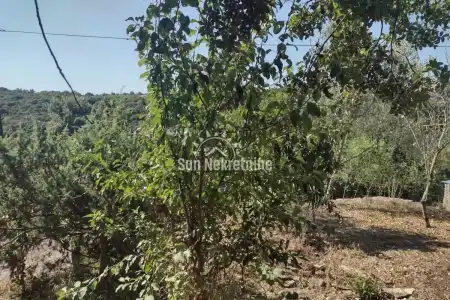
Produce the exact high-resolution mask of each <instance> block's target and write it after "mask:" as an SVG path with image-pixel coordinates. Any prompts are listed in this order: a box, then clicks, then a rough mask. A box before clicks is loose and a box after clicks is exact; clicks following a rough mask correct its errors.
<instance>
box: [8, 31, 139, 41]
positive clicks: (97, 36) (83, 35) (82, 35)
mask: <svg viewBox="0 0 450 300" xmlns="http://www.w3.org/2000/svg"><path fill="white" fill-rule="evenodd" d="M0 32H8V33H23V34H37V35H41V34H42V33H40V32H37V31H23V30H8V29H0ZM45 34H46V35H56V36H67V37H80V38H93V39H109V40H130V41H131V39H129V38H126V37H117V36H100V35H85V34H71V33H50V32H46V33H45Z"/></svg>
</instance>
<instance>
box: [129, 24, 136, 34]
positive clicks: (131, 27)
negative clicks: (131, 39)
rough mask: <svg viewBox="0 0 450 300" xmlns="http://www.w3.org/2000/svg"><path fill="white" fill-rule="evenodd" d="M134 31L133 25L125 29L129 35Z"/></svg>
mask: <svg viewBox="0 0 450 300" xmlns="http://www.w3.org/2000/svg"><path fill="white" fill-rule="evenodd" d="M135 29H136V25H134V24H130V25H128V27H127V34H130V33H131V32H134V30H135Z"/></svg>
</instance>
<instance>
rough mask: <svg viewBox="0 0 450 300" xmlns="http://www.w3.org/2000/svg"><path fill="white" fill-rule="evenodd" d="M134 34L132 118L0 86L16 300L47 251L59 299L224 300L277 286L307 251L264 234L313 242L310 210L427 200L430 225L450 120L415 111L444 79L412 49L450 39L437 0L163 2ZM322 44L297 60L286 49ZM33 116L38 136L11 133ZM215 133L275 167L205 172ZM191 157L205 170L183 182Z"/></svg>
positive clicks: (445, 74)
mask: <svg viewBox="0 0 450 300" xmlns="http://www.w3.org/2000/svg"><path fill="white" fill-rule="evenodd" d="M283 5H289V6H290V7H291V9H290V14H289V18H288V19H287V20H284V19H283V20H281V19H278V18H279V17H278V14H277V11H278V10H279V9H280V8H281V6H283ZM189 11H190V12H191V13H189V14H188V12H189ZM194 18H196V19H197V20H195V19H194ZM127 21H128V22H130V24H129V26H128V28H127V32H128V34H129V35H130V37H132V38H133V39H134V40H135V41H136V45H137V48H136V50H137V52H138V53H139V65H141V66H145V67H146V70H147V71H146V72H145V73H143V74H142V76H141V77H142V78H143V79H145V80H147V81H148V83H149V85H148V87H149V91H148V94H147V95H146V101H147V107H146V111H145V113H144V114H143V115H144V118H142V120H140V119H138V118H137V115H138V111H141V110H142V108H143V103H142V98H141V96H140V95H139V96H133V97H131V95H126V96H124V95H120V96H113V97H108V98H109V99H108V100H107V101H103V100H99V97H100V98H103V96H93V95H85V96H84V99H83V101H82V104H81V106H78V105H77V104H76V103H73V102H71V100H69V95H66V94H64V93H59V94H55V96H56V97H54V99H53V97H52V99H48V98H47V97H50V96H52V95H51V94H49V93H39V94H37V93H36V94H33V93H32V92H25V91H15V92H10V91H6V90H2V93H3V94H4V95H6V96H2V97H3V101H2V105H3V109H5V110H7V112H8V115H9V118H10V119H5V132H7V133H8V134H7V135H6V136H5V137H3V138H2V139H1V140H0V155H1V156H0V161H1V166H0V181H1V185H0V197H1V199H2V201H1V203H0V215H1V216H2V219H1V220H0V233H1V237H2V244H1V245H0V246H1V257H0V258H1V260H2V261H4V262H5V263H6V264H7V267H8V268H9V270H10V278H11V290H12V297H13V298H14V299H24V298H25V297H26V288H27V280H26V262H25V258H26V256H27V254H28V253H29V252H30V251H32V250H33V249H34V248H36V247H39V246H40V245H41V244H42V242H43V241H52V242H53V243H55V244H56V247H57V248H58V249H59V250H61V251H62V252H63V254H64V255H65V257H66V258H67V261H68V262H69V263H70V268H69V270H67V274H69V279H67V280H66V281H67V282H65V287H64V288H62V289H60V290H59V291H58V297H59V298H60V299H145V300H148V299H196V300H204V299H222V298H223V297H224V296H223V295H222V294H221V293H222V292H223V291H229V290H231V287H230V286H231V284H230V282H239V281H241V284H240V285H239V287H240V290H239V291H238V292H237V293H236V295H234V296H233V297H238V295H239V298H240V299H241V298H242V297H244V298H246V297H247V296H248V298H250V295H251V294H252V293H255V292H257V291H251V290H249V289H248V288H247V287H246V285H245V284H244V282H245V278H251V279H253V280H255V279H256V280H257V281H258V282H260V283H264V284H267V285H281V286H285V285H286V284H287V281H289V277H287V276H285V275H286V272H287V270H288V268H289V267H296V266H298V265H299V261H300V260H301V255H300V254H299V253H297V252H295V251H292V250H291V249H290V248H289V240H286V239H281V240H277V239H276V238H274V236H273V233H275V232H284V233H287V232H288V233H290V234H293V235H300V234H302V233H305V232H308V231H309V229H308V228H314V227H315V224H314V221H315V216H314V217H313V220H312V221H313V222H312V221H311V220H310V219H308V218H307V217H306V216H305V214H304V213H303V210H304V207H305V205H310V206H311V207H312V208H313V211H315V210H316V209H317V208H318V207H321V206H324V205H328V207H329V209H330V211H332V210H333V205H332V202H331V200H330V199H332V198H335V197H338V196H340V195H348V194H349V193H351V196H358V195H361V194H365V195H371V194H378V195H380V194H387V195H389V196H392V197H393V196H405V194H406V195H408V196H409V197H416V195H420V200H421V202H422V204H423V207H424V217H425V220H426V222H427V225H429V222H428V216H427V213H426V207H427V205H428V204H429V199H432V198H433V197H434V199H437V197H436V196H433V195H429V194H430V193H431V194H432V192H436V191H437V190H438V189H433V187H432V185H433V184H435V185H436V186H437V185H438V184H439V175H440V174H445V172H446V164H445V161H446V160H445V159H446V158H447V153H446V150H445V147H443V146H444V145H447V142H446V140H444V138H443V137H444V136H445V137H446V136H447V135H448V130H447V126H448V124H447V115H446V114H441V113H435V114H433V118H429V117H428V115H426V114H425V112H427V109H428V108H429V107H430V105H431V104H435V103H436V100H437V98H436V97H437V96H436V95H439V99H448V98H449V94H448V88H447V84H448V81H449V76H450V75H449V74H450V73H449V70H448V66H447V65H444V64H442V63H440V62H437V61H436V60H434V59H430V60H429V61H428V62H426V63H425V64H423V63H421V62H420V61H419V60H418V59H414V58H412V57H411V53H413V52H414V51H413V50H417V49H421V48H423V47H433V46H436V45H438V44H439V43H441V42H443V41H444V40H445V39H447V38H448V32H447V30H448V25H449V23H450V7H449V4H448V3H447V2H442V1H441V2H439V1H430V2H426V1H418V0H417V1H415V0H414V1H413V0H398V1H393V2H385V1H356V2H355V1H334V0H326V1H323V0H315V1H307V2H306V3H305V2H301V1H289V2H286V3H284V1H277V2H275V1H264V2H261V1H252V0H248V1H247V0H246V1H234V0H223V1H222V0H220V1H217V0H214V1H213V0H204V1H201V2H199V1H198V0H168V1H156V2H153V3H152V4H150V5H149V7H148V9H147V11H146V14H145V15H143V16H140V17H130V18H129V19H128V20H127ZM374 24H380V27H381V31H380V32H379V33H372V32H371V28H372V27H373V25H374ZM385 25H386V27H389V29H388V30H383V28H384V26H385ZM387 25H389V26H387ZM317 32H320V34H321V35H322V38H321V39H320V40H319V42H318V43H317V45H316V46H315V47H313V48H312V49H311V50H310V51H309V52H308V53H307V54H306V55H305V57H304V58H303V60H300V61H299V62H298V63H295V64H294V63H293V58H292V57H289V56H288V54H287V47H290V43H295V41H299V40H304V39H307V38H310V37H314V36H315V35H316V34H317ZM271 35H275V36H276V37H277V38H278V39H279V44H278V47H277V50H276V51H273V52H275V53H271V50H270V49H268V48H265V47H264V44H265V42H266V41H267V40H268V38H269V36H271ZM200 48H202V49H203V50H204V51H199V50H200ZM200 52H203V53H207V55H202V54H200ZM11 94H12V95H14V96H13V97H12V98H11V97H10V96H9V95H11ZM16 96H19V97H23V98H21V99H19V98H17V99H15V98H14V97H16ZM117 97H120V98H121V100H120V102H116V101H115V99H114V98H117ZM135 97H137V98H135ZM13 98H14V99H13ZM40 98H43V99H45V101H46V102H47V103H48V105H45V101H44V100H43V101H40V100H39V99H40ZM5 99H6V100H5ZM11 99H12V100H11ZM129 99H134V100H133V101H134V102H132V103H134V104H130V102H129ZM16 100H17V101H18V100H22V103H23V106H24V108H25V109H24V110H20V109H18V108H19V107H16V102H14V101H16ZM444 102H445V101H444ZM29 103H31V104H35V105H36V107H38V106H39V107H40V109H37V108H36V110H34V109H32V106H31V104H29ZM116 103H118V104H116ZM5 107H6V108H5ZM44 107H45V109H44ZM130 107H131V110H130ZM125 108H127V109H125ZM435 109H436V107H435ZM437 109H438V110H439V109H440V107H439V108H437ZM48 110H49V111H50V112H51V113H48V114H46V113H44V111H48ZM434 111H435V110H434ZM31 112H33V113H31ZM29 115H34V116H36V118H37V119H39V120H40V122H35V123H34V125H33V127H32V128H31V129H30V131H27V130H22V129H20V128H19V127H18V126H17V125H16V124H17V122H19V121H20V120H23V119H24V117H25V116H26V117H27V119H28V116H29ZM13 116H17V117H13ZM86 116H89V120H90V122H86V120H87V119H86ZM417 116H419V117H417ZM405 120H407V122H404V121H405ZM405 124H410V125H411V124H415V125H414V126H416V127H415V128H422V127H421V126H424V125H425V126H428V128H437V129H435V131H433V132H434V133H436V134H434V135H429V134H428V135H427V133H426V132H425V133H423V134H422V136H424V135H426V136H428V137H430V136H436V137H437V140H435V139H433V142H432V143H431V142H430V141H429V140H427V142H426V143H427V145H431V144H433V143H434V144H433V145H436V147H434V148H432V149H431V150H430V151H431V152H430V151H424V150H423V149H422V148H421V146H420V142H421V141H422V142H423V141H424V140H420V138H421V137H422V136H418V134H417V131H415V130H410V128H408V127H406V125H405ZM442 124H445V125H442ZM421 132H422V131H421ZM441 136H442V138H441ZM210 137H220V139H222V140H226V141H227V143H229V145H232V147H233V153H234V155H235V157H233V158H235V159H245V160H254V159H256V160H265V161H271V162H272V164H273V168H270V169H265V170H253V171H246V170H242V169H240V170H229V169H220V170H215V171H208V170H207V168H206V165H207V158H208V155H209V154H211V152H207V149H205V148H203V147H199V145H200V144H201V143H202V142H205V141H206V140H207V139H208V138H210ZM414 142H415V144H412V143H414ZM430 153H431V154H430ZM430 155H431V156H432V159H431V160H429V157H430ZM187 160H197V161H199V162H200V163H199V164H200V168H199V170H193V171H186V170H183V169H182V168H180V162H182V161H187ZM237 269H238V270H240V275H239V276H233V274H230V273H229V272H227V271H229V270H237ZM234 275H236V273H234ZM238 277H240V278H238ZM53 288H54V287H53ZM360 290H361V292H362V293H363V294H364V293H366V292H367V290H368V287H367V286H363V287H361V288H360ZM366 294H367V293H366ZM298 296H299V295H298V294H297V293H286V292H285V293H282V294H281V295H280V297H281V298H283V297H284V298H285V299H295V298H298ZM228 297H229V296H228ZM289 297H290V298H289Z"/></svg>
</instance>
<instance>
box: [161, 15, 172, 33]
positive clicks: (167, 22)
mask: <svg viewBox="0 0 450 300" xmlns="http://www.w3.org/2000/svg"><path fill="white" fill-rule="evenodd" d="M159 28H160V30H163V31H165V32H169V31H171V30H173V29H174V28H175V25H174V24H173V22H172V20H171V19H169V18H167V17H166V18H163V19H162V20H161V21H160V22H159Z"/></svg>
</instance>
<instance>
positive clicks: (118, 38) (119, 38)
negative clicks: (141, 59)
mask: <svg viewBox="0 0 450 300" xmlns="http://www.w3.org/2000/svg"><path fill="white" fill-rule="evenodd" d="M0 32H5V33H20V34H34V35H42V33H41V32H38V31H25V30H10V29H0ZM45 34H46V35H53V36H65V37H77V38H90V39H103V40H124V41H132V40H133V39H130V38H127V37H120V36H104V35H89V34H75V33H54V32H46V33H45ZM264 46H269V47H277V46H278V44H264ZM287 46H292V47H313V46H314V45H313V44H287ZM436 47H437V48H450V45H437V46H436Z"/></svg>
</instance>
